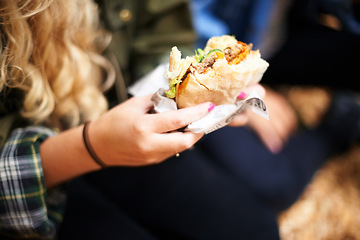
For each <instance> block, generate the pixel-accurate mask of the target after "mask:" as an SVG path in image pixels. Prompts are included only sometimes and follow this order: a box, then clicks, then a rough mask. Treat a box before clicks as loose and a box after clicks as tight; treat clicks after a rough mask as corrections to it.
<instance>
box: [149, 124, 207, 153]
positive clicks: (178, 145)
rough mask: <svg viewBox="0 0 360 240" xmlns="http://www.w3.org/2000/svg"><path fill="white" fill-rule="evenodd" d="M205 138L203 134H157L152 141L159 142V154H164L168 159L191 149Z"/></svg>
mask: <svg viewBox="0 0 360 240" xmlns="http://www.w3.org/2000/svg"><path fill="white" fill-rule="evenodd" d="M203 136H204V134H202V133H192V132H178V131H175V132H171V133H166V134H156V135H154V136H153V139H152V140H153V141H154V142H157V144H156V148H157V149H156V152H157V154H162V156H164V157H165V158H168V157H171V156H174V155H175V154H176V153H181V152H183V151H185V150H187V149H189V148H191V147H192V146H193V145H194V144H195V143H196V142H197V141H199V140H200V139H201V137H203Z"/></svg>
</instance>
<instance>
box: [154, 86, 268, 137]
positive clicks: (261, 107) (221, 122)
mask: <svg viewBox="0 0 360 240" xmlns="http://www.w3.org/2000/svg"><path fill="white" fill-rule="evenodd" d="M152 101H153V104H154V109H155V111H156V112H158V113H162V112H166V111H171V110H177V106H176V103H175V101H174V100H172V99H169V98H167V97H166V95H165V89H163V88H160V89H159V90H158V91H157V92H156V93H155V94H154V95H153V97H152ZM248 108H251V109H252V111H253V112H254V113H256V114H258V115H260V116H261V117H264V118H266V119H269V113H268V110H267V107H266V104H265V102H264V101H263V100H262V99H261V97H260V96H259V94H258V93H257V92H256V91H253V92H251V93H250V94H249V95H248V96H247V98H246V99H244V100H238V101H237V102H236V104H234V105H219V106H216V107H215V108H214V109H213V110H212V111H211V112H210V113H209V114H207V115H206V116H205V117H203V118H202V119H200V120H198V121H196V122H193V123H191V124H189V125H188V126H187V127H186V129H185V131H191V132H194V133H204V134H208V133H211V132H213V131H215V130H217V129H219V128H222V127H225V126H226V125H228V124H229V123H230V122H231V121H232V120H233V119H234V117H235V116H236V115H237V114H239V113H241V112H243V111H245V110H246V109H248Z"/></svg>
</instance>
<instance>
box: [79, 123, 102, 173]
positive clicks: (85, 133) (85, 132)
mask: <svg viewBox="0 0 360 240" xmlns="http://www.w3.org/2000/svg"><path fill="white" fill-rule="evenodd" d="M89 124H90V122H85V124H84V128H83V139H84V144H85V147H86V150H87V151H88V153H89V154H90V156H91V158H92V159H93V160H94V161H95V162H96V163H97V164H98V165H99V166H101V167H102V168H106V167H107V166H106V164H105V163H104V162H103V161H101V159H100V158H99V157H98V155H96V153H95V151H94V149H93V148H92V147H91V144H90V140H89V134H88V129H89Z"/></svg>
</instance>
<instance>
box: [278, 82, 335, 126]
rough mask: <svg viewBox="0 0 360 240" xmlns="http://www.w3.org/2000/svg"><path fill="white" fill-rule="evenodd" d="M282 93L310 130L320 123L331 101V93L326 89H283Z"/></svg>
mask: <svg viewBox="0 0 360 240" xmlns="http://www.w3.org/2000/svg"><path fill="white" fill-rule="evenodd" d="M280 92H281V93H283V94H284V96H285V97H286V98H287V99H288V101H289V102H290V104H291V105H292V106H293V107H294V109H295V110H296V112H297V113H298V117H299V121H300V122H301V123H302V124H303V125H305V126H306V127H308V128H313V127H316V126H317V125H318V124H319V123H320V121H321V120H322V118H323V115H324V114H325V113H326V112H327V110H328V108H329V105H330V101H331V92H330V90H328V89H327V88H325V87H313V86H306V87H303V86H294V87H283V88H282V89H281V90H280Z"/></svg>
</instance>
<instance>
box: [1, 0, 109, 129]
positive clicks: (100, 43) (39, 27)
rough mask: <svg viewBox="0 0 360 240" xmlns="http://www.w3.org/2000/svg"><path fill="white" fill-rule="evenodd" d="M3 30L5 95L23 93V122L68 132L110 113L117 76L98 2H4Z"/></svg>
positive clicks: (2, 76) (2, 89)
mask: <svg viewBox="0 0 360 240" xmlns="http://www.w3.org/2000/svg"><path fill="white" fill-rule="evenodd" d="M0 28H1V31H0V34H1V36H0V39H1V41H0V92H1V91H5V90H7V89H19V90H21V91H22V92H23V94H24V98H23V102H22V104H21V110H20V114H21V116H22V117H23V118H25V119H27V120H29V121H31V122H32V123H34V124H37V123H44V124H47V125H49V126H51V127H58V128H61V129H66V128H69V127H73V126H76V125H78V124H80V123H81V122H83V121H86V120H92V119H95V118H97V117H99V116H100V115H101V114H102V113H103V112H104V111H106V109H107V102H106V99H105V97H104V96H103V93H102V90H103V89H101V87H102V86H104V84H105V82H107V84H106V85H109V81H110V82H111V81H113V79H114V76H113V75H114V74H113V73H112V72H113V70H112V69H111V67H110V64H109V63H108V62H107V60H106V59H105V58H103V57H102V56H101V55H100V53H101V52H102V51H103V50H104V49H105V47H106V46H107V43H108V42H109V40H108V38H107V37H105V36H108V35H106V34H105V33H104V32H103V31H101V30H100V28H99V19H98V10H97V5H96V4H95V3H93V2H92V1H91V0H76V1H74V0H1V1H0ZM104 70H106V71H104ZM106 73H107V74H106ZM105 76H107V81H106V77H105Z"/></svg>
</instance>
